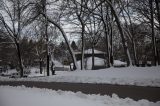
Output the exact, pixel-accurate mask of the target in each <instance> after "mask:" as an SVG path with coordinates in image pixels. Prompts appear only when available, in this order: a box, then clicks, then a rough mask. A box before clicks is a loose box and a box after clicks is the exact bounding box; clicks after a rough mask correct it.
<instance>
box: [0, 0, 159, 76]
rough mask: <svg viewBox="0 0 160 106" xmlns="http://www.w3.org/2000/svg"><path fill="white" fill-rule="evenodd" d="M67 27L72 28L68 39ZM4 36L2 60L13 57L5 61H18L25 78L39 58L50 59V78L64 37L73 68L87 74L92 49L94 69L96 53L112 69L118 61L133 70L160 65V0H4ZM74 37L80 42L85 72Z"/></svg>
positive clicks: (0, 8)
mask: <svg viewBox="0 0 160 106" xmlns="http://www.w3.org/2000/svg"><path fill="white" fill-rule="evenodd" d="M65 24H69V25H70V26H72V27H73V28H72V31H70V33H69V34H68V33H67V31H66V29H65V28H64V26H65ZM0 32H1V33H0V40H1V43H0V47H1V49H0V50H1V55H5V52H7V51H10V52H9V55H10V56H5V57H4V56H2V58H15V59H14V60H17V63H16V64H17V66H18V67H19V69H20V72H21V77H22V76H23V68H24V64H31V62H33V59H34V58H33V57H36V56H35V55H37V57H36V58H38V57H39V58H38V59H39V60H38V61H43V60H44V59H45V62H46V68H47V69H46V70H47V75H48V76H49V75H50V73H49V67H50V63H52V62H53V60H52V58H53V54H54V52H55V51H54V50H58V49H57V48H56V47H57V46H55V44H56V42H57V39H59V37H60V36H61V37H63V39H64V44H65V46H66V47H65V48H67V50H66V54H68V55H67V56H69V57H70V59H71V60H70V61H69V62H73V64H74V69H82V70H83V69H84V51H85V49H87V48H91V49H92V65H94V49H95V48H96V49H99V50H102V51H105V52H106V61H107V67H111V66H113V61H114V59H122V60H124V61H126V62H127V65H128V66H131V65H136V66H138V65H139V61H140V60H143V61H151V62H152V64H153V65H155V66H156V65H158V64H160V57H159V55H160V54H159V53H160V46H159V43H160V1H159V0H0ZM69 35H72V36H71V37H72V39H74V38H75V37H76V36H78V38H79V39H78V41H77V43H78V47H77V49H78V50H79V51H81V54H82V55H81V67H79V66H78V65H77V62H76V61H77V60H76V56H75V53H74V50H73V47H72V46H71V43H70V41H69V39H68V36H69ZM24 42H26V43H24ZM58 43H60V42H58ZM2 45H3V46H2ZM7 48H10V49H7ZM27 48H28V50H27ZM25 49H26V50H25ZM32 49H34V50H32ZM4 51H5V52H4ZM32 52H34V53H32ZM29 53H31V54H29ZM14 54H16V55H15V56H14ZM25 54H27V55H28V58H24V57H25V56H24V55H25ZM32 54H34V56H32ZM67 56H66V57H67ZM30 57H31V58H30ZM59 57H60V56H59ZM11 61H13V59H10V61H8V62H7V63H11ZM29 61H30V62H29Z"/></svg>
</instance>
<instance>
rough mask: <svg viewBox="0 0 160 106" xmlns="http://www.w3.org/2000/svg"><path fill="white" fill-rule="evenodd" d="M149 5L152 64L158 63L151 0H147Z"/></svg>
mask: <svg viewBox="0 0 160 106" xmlns="http://www.w3.org/2000/svg"><path fill="white" fill-rule="evenodd" d="M149 6H150V15H151V28H152V46H153V55H154V65H155V66H156V65H158V61H157V50H156V39H155V32H154V17H153V15H154V14H153V1H152V0H149Z"/></svg>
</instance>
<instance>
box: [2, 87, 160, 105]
mask: <svg viewBox="0 0 160 106" xmlns="http://www.w3.org/2000/svg"><path fill="white" fill-rule="evenodd" d="M0 94H1V95H0V106H160V101H159V102H156V103H153V102H149V101H148V100H139V101H134V100H132V99H130V98H125V99H121V98H119V97H118V96H117V95H116V94H113V95H112V97H110V96H107V95H105V96H100V95H95V94H92V95H86V94H83V93H81V92H77V93H73V92H68V91H61V90H58V91H54V90H49V89H39V88H26V87H24V86H21V87H10V86H0Z"/></svg>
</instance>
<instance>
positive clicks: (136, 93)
mask: <svg viewBox="0 0 160 106" xmlns="http://www.w3.org/2000/svg"><path fill="white" fill-rule="evenodd" d="M1 85H10V86H20V85H24V86H26V87H37V88H47V89H53V90H64V91H73V92H78V91H81V92H83V93H85V94H101V95H110V96H111V95H112V94H113V93H115V94H117V95H118V96H119V97H121V98H126V97H129V98H132V99H134V100H140V99H147V100H149V101H153V102H156V101H160V87H142V86H130V85H110V84H88V83H64V82H33V81H0V86H1Z"/></svg>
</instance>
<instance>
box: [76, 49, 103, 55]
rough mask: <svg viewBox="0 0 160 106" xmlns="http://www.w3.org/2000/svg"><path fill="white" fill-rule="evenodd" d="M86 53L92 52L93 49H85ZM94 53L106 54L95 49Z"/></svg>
mask: <svg viewBox="0 0 160 106" xmlns="http://www.w3.org/2000/svg"><path fill="white" fill-rule="evenodd" d="M84 53H85V54H92V49H87V50H85V51H84ZM75 54H81V52H75ZM94 54H105V52H102V51H99V50H95V49H94Z"/></svg>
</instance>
